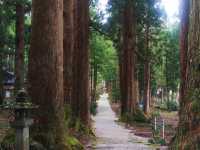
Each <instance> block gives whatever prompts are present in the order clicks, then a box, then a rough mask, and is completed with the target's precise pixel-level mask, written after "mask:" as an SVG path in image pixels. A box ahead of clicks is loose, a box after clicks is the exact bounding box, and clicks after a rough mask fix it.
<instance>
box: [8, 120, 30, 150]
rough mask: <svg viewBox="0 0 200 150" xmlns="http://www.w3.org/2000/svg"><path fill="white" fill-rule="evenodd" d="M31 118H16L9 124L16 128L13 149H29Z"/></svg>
mask: <svg viewBox="0 0 200 150" xmlns="http://www.w3.org/2000/svg"><path fill="white" fill-rule="evenodd" d="M32 123H33V120H32V119H21V120H16V121H15V122H13V123H12V124H11V126H12V127H13V128H14V129H15V130H16V143H15V150H29V149H30V145H29V127H30V126H31V125H32Z"/></svg>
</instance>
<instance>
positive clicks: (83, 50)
mask: <svg viewBox="0 0 200 150" xmlns="http://www.w3.org/2000/svg"><path fill="white" fill-rule="evenodd" d="M74 6H75V7H74V10H75V11H74V31H75V34H74V53H73V71H72V72H73V81H72V82H73V83H72V115H73V117H74V119H77V118H79V119H80V121H81V122H82V123H83V124H84V125H85V126H88V125H89V101H90V93H89V91H90V90H89V1H88V0H75V1H74Z"/></svg>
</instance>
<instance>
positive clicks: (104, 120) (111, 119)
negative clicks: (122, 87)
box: [88, 94, 158, 150]
mask: <svg viewBox="0 0 200 150" xmlns="http://www.w3.org/2000/svg"><path fill="white" fill-rule="evenodd" d="M93 120H94V129H95V134H96V140H95V141H93V143H92V144H91V145H90V146H88V150H92V149H96V150H100V149H101V150H133V149H134V150H155V149H158V147H155V145H154V146H153V145H150V144H149V143H148V138H144V137H140V136H136V135H135V134H134V132H133V130H131V129H128V128H126V127H125V126H123V124H121V123H118V122H117V120H118V118H117V117H116V114H115V112H114V111H113V110H112V109H111V106H110V104H109V101H108V95H107V94H103V95H102V96H101V98H100V100H99V101H98V109H97V115H96V116H95V117H94V118H93Z"/></svg>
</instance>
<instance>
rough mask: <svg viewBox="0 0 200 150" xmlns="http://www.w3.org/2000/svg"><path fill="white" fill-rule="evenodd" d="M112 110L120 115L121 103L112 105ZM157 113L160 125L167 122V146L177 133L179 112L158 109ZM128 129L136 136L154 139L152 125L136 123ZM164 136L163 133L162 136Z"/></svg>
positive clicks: (128, 126)
mask: <svg viewBox="0 0 200 150" xmlns="http://www.w3.org/2000/svg"><path fill="white" fill-rule="evenodd" d="M111 108H112V110H113V111H114V112H115V113H116V115H119V113H120V104H119V103H111ZM155 111H159V112H160V113H159V114H160V116H159V117H158V118H157V121H158V124H160V125H161V124H162V120H163V119H164V120H165V141H166V143H167V144H169V143H170V141H171V139H172V138H173V136H174V135H175V133H176V128H177V126H178V121H179V119H178V111H172V112H170V111H166V110H161V109H156V110H155ZM126 126H127V128H128V129H130V130H132V132H134V134H135V135H137V136H142V137H146V138H152V136H153V133H152V125H151V124H145V123H134V124H131V125H126ZM160 136H162V133H161V135H160Z"/></svg>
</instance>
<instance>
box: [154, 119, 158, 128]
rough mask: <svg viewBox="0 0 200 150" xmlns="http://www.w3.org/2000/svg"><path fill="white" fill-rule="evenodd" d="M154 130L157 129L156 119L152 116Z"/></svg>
mask: <svg viewBox="0 0 200 150" xmlns="http://www.w3.org/2000/svg"><path fill="white" fill-rule="evenodd" d="M154 130H155V131H156V130H157V119H156V117H155V118H154Z"/></svg>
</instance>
